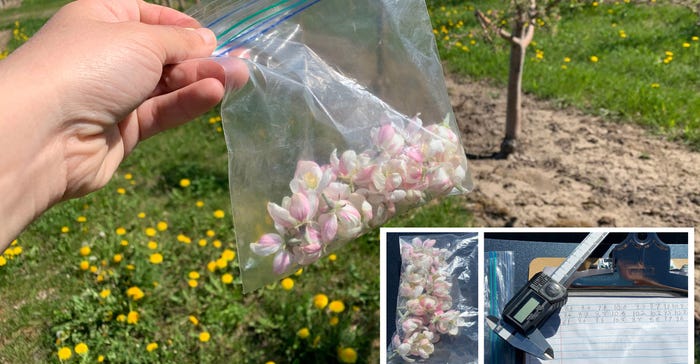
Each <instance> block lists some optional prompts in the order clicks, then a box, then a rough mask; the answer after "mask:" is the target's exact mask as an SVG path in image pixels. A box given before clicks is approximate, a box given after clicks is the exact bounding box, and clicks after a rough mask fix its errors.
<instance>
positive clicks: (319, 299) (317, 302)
mask: <svg viewBox="0 0 700 364" xmlns="http://www.w3.org/2000/svg"><path fill="white" fill-rule="evenodd" d="M327 305H328V296H326V295H325V294H323V293H319V294H317V295H315V296H314V307H316V308H318V309H319V310H323V309H324V308H326V306H327Z"/></svg>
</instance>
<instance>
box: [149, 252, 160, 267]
mask: <svg viewBox="0 0 700 364" xmlns="http://www.w3.org/2000/svg"><path fill="white" fill-rule="evenodd" d="M148 261H149V262H150V263H151V264H160V263H163V255H161V254H160V253H153V254H151V256H150V257H149V258H148Z"/></svg>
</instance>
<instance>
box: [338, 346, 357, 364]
mask: <svg viewBox="0 0 700 364" xmlns="http://www.w3.org/2000/svg"><path fill="white" fill-rule="evenodd" d="M338 360H340V362H341V363H348V364H352V363H355V362H356V361H357V352H356V351H355V349H353V348H339V349H338Z"/></svg>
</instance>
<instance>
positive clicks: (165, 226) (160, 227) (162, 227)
mask: <svg viewBox="0 0 700 364" xmlns="http://www.w3.org/2000/svg"><path fill="white" fill-rule="evenodd" d="M156 229H158V231H165V230H168V223H167V222H165V221H158V223H157V224H156Z"/></svg>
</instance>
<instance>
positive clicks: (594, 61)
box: [590, 56, 598, 63]
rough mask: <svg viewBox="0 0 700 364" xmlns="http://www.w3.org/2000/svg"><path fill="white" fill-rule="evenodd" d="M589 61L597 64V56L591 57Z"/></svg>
mask: <svg viewBox="0 0 700 364" xmlns="http://www.w3.org/2000/svg"><path fill="white" fill-rule="evenodd" d="M590 60H591V62H593V63H598V56H591V58H590Z"/></svg>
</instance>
